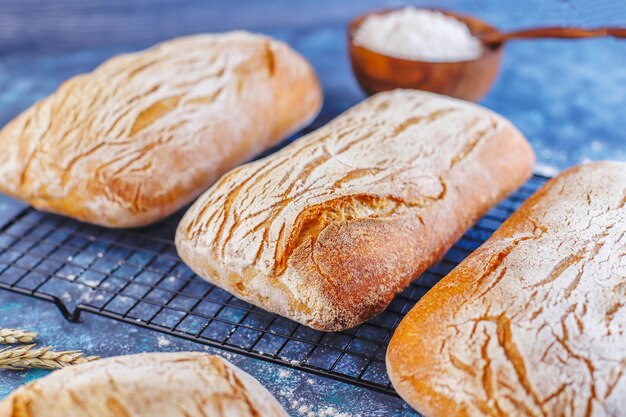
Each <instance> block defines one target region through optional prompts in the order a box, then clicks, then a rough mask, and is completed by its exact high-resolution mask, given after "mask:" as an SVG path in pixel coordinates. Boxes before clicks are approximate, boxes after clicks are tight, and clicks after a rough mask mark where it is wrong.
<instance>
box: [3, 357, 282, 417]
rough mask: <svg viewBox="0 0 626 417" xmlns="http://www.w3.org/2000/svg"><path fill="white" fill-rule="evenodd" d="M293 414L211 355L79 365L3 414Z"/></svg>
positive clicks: (23, 393)
mask: <svg viewBox="0 0 626 417" xmlns="http://www.w3.org/2000/svg"><path fill="white" fill-rule="evenodd" d="M87 416H88V417H207V416H211V417H287V413H286V412H285V411H284V410H283V408H282V407H281V406H280V404H278V402H277V401H276V399H275V398H274V397H273V396H272V394H270V393H269V392H268V391H267V390H266V389H265V388H264V387H263V386H262V385H261V384H260V383H259V382H258V381H257V380H256V379H254V378H252V377H251V376H250V375H248V374H246V373H245V372H243V371H241V370H240V369H239V368H237V367H235V366H233V365H231V364H230V363H229V362H227V361H226V360H224V359H222V358H220V357H218V356H211V355H208V354H206V353H150V354H142V355H132V356H120V357H116V358H110V359H106V360H100V361H97V362H93V363H89V364H84V365H77V366H74V367H70V368H65V369H63V370H60V371H56V372H54V373H53V374H51V375H48V376H46V377H44V378H41V379H39V380H36V381H34V382H31V383H30V384H28V385H26V386H24V387H22V388H19V389H18V390H16V391H15V392H14V393H12V394H11V395H9V396H8V397H7V398H5V399H4V400H2V401H0V417H87Z"/></svg>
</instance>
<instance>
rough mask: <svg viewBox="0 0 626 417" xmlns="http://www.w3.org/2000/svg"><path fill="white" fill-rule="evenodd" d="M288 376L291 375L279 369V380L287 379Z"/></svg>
mask: <svg viewBox="0 0 626 417" xmlns="http://www.w3.org/2000/svg"><path fill="white" fill-rule="evenodd" d="M289 375H291V372H289V371H288V370H286V369H279V370H278V376H279V377H281V378H287V377H288V376H289Z"/></svg>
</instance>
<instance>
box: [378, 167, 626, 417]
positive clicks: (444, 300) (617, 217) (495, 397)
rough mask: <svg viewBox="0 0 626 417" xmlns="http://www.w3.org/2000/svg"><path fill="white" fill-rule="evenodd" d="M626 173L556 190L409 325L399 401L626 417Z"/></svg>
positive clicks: (397, 338)
mask: <svg viewBox="0 0 626 417" xmlns="http://www.w3.org/2000/svg"><path fill="white" fill-rule="evenodd" d="M625 303H626V163H623V162H598V163H591V164H587V165H582V166H578V167H575V168H572V169H570V170H567V171H565V172H564V173H562V174H561V175H559V176H558V177H557V178H555V179H553V180H551V181H550V182H549V183H548V184H546V185H545V186H544V187H543V188H542V189H541V190H539V191H538V192H537V193H536V194H535V195H534V196H533V197H531V198H530V199H529V200H528V201H527V202H525V203H524V204H523V205H522V207H521V208H520V209H519V210H518V211H517V212H516V213H515V214H514V215H513V216H512V217H511V218H510V219H509V220H508V221H507V222H505V223H504V224H503V225H502V227H500V229H499V230H498V231H497V232H496V233H495V234H494V235H493V236H492V237H491V238H490V239H489V240H488V241H487V242H486V243H485V244H484V245H483V246H482V247H481V248H479V249H478V250H477V251H476V252H474V253H473V254H472V255H470V256H469V257H468V258H467V259H466V260H465V261H464V262H462V263H461V264H460V265H459V266H458V267H457V268H456V269H454V270H453V271H452V272H451V273H450V274H449V275H448V276H446V277H445V278H444V279H443V280H442V281H441V282H439V284H437V285H436V286H435V287H434V288H433V289H432V290H431V291H430V292H428V293H427V294H426V296H425V297H424V298H423V299H422V300H420V302H418V304H417V305H416V306H415V307H414V308H413V310H411V311H410V312H409V314H408V315H407V316H406V317H405V319H404V320H403V321H402V322H401V324H400V326H399V327H398V329H397V331H396V333H395V334H394V336H393V338H392V340H391V344H390V347H389V350H388V354H387V365H388V371H389V374H390V377H391V380H392V382H393V384H394V387H395V388H396V390H397V391H398V392H399V393H400V395H401V396H402V397H403V398H404V399H406V400H407V401H408V402H409V403H410V404H411V405H413V406H414V407H415V408H416V409H417V410H419V411H420V412H422V413H424V415H427V416H429V417H435V416H446V417H449V416H568V417H590V416H596V417H601V416H613V417H620V416H624V415H625V414H624V413H625V412H626V377H625V376H624V374H625V370H626V307H624V304H625Z"/></svg>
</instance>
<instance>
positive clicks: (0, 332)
mask: <svg viewBox="0 0 626 417" xmlns="http://www.w3.org/2000/svg"><path fill="white" fill-rule="evenodd" d="M35 337H37V333H33V332H27V331H24V330H18V329H3V328H1V327H0V344H2V345H12V344H16V343H32V342H33V340H35Z"/></svg>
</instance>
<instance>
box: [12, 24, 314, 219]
mask: <svg viewBox="0 0 626 417" xmlns="http://www.w3.org/2000/svg"><path fill="white" fill-rule="evenodd" d="M321 97H322V95H321V90H320V86H319V83H318V81H317V78H316V76H315V74H314V72H313V69H312V68H311V66H310V65H309V64H308V63H307V62H306V60H305V59H304V58H303V57H301V56H300V55H299V54H297V53H296V52H295V51H293V50H292V49H291V48H289V47H288V46H287V45H285V44H284V43H282V42H278V41H275V40H273V39H271V38H268V37H266V36H261V35H254V34H250V33H246V32H229V33H225V34H218V35H196V36H190V37H185V38H179V39H174V40H171V41H168V42H164V43H161V44H159V45H156V46H154V47H152V48H150V49H147V50H145V51H141V52H137V53H133V54H125V55H120V56H117V57H114V58H112V59H110V60H108V61H106V62H105V63H103V64H102V65H100V66H99V67H98V68H96V69H95V70H94V71H93V72H91V73H89V74H84V75H79V76H77V77H74V78H72V79H70V80H68V81H66V82H65V83H63V84H62V85H61V87H60V88H59V89H58V91H57V92H56V93H54V94H53V95H52V96H50V97H48V98H45V99H43V100H41V101H40V102H38V103H37V104H35V105H34V106H32V107H31V108H30V109H28V110H26V111H25V112H24V113H22V114H21V115H20V116H18V117H17V118H15V119H14V120H13V121H11V122H10V123H9V124H7V125H6V126H5V127H4V128H3V129H2V131H0V191H2V192H4V193H7V194H9V195H12V196H14V197H16V198H19V199H22V200H24V201H26V202H28V203H30V204H32V205H33V206H35V207H36V208H39V209H42V210H48V211H53V212H56V213H60V214H64V215H67V216H71V217H75V218H77V219H80V220H83V221H87V222H91V223H96V224H100V225H105V226H110V227H134V226H141V225H144V224H147V223H151V222H153V221H156V220H159V219H161V218H163V217H164V216H167V215H168V214H171V213H172V212H174V211H176V210H177V209H178V208H180V207H182V206H183V205H185V204H187V203H189V202H190V201H191V200H192V199H193V198H195V197H196V196H197V195H198V194H199V193H201V192H202V191H204V190H205V189H206V188H207V187H208V186H209V185H211V184H212V183H213V182H214V181H215V180H216V179H218V178H219V176H220V175H221V174H223V173H224V172H225V171H227V170H228V169H230V168H232V167H233V166H235V165H237V164H239V163H241V162H244V161H245V160H247V159H249V158H250V157H252V156H253V155H255V154H257V153H259V152H260V151H262V150H264V149H267V148H268V147H270V146H272V145H274V144H275V143H276V142H278V141H279V140H280V139H281V138H284V137H285V136H286V135H288V134H289V133H291V132H293V131H294V130H296V129H298V128H300V127H302V126H303V125H305V124H307V123H308V122H309V121H310V120H311V119H312V118H313V117H315V115H316V114H317V112H318V111H319V108H320V105H321Z"/></svg>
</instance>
